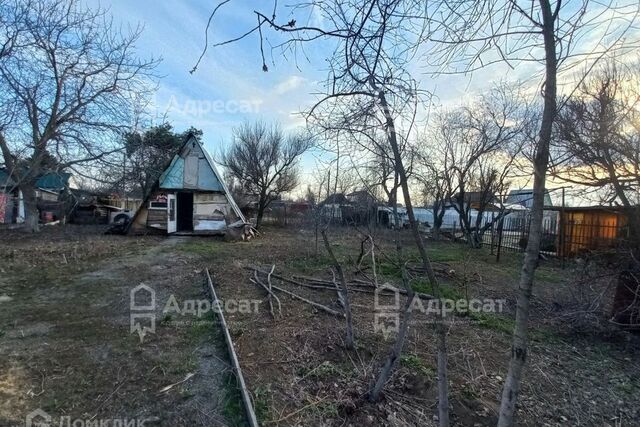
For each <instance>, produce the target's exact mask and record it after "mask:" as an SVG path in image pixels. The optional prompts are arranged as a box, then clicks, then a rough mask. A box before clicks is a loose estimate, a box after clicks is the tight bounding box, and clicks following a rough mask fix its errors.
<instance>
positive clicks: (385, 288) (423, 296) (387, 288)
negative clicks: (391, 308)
mask: <svg viewBox="0 0 640 427" xmlns="http://www.w3.org/2000/svg"><path fill="white" fill-rule="evenodd" d="M245 268H246V269H247V270H251V271H258V272H260V273H262V274H268V272H267V271H264V270H262V269H260V268H258V267H253V266H246V267H245ZM272 277H275V278H276V279H278V280H282V281H283V282H287V283H291V284H293V285H296V286H301V287H304V288H311V289H330V290H334V289H335V288H334V287H333V286H326V285H311V284H308V283H301V282H298V281H296V280H293V279H289V278H287V277H284V276H280V275H277V274H272ZM354 280H357V279H354ZM362 282H364V281H363V280H357V282H356V283H361V284H364V283H370V282H364V283H362ZM355 286H360V285H355ZM370 286H372V287H373V285H372V284H371V285H370ZM380 287H381V288H383V289H382V290H381V291H378V292H385V291H389V292H399V293H401V294H402V295H406V294H407V291H406V290H404V289H401V288H396V287H395V286H391V285H389V284H388V283H387V284H385V285H381V286H380ZM349 291H351V292H362V293H368V294H370V293H375V292H376V291H375V289H373V290H371V291H369V290H366V289H353V288H350V289H349ZM415 295H416V296H418V297H419V298H420V299H426V300H430V299H435V297H434V296H433V295H429V294H425V293H422V292H415Z"/></svg>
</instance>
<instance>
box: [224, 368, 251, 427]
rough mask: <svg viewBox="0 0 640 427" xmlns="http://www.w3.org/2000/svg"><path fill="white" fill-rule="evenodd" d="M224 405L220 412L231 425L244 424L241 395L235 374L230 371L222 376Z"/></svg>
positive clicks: (244, 416) (244, 417)
mask: <svg viewBox="0 0 640 427" xmlns="http://www.w3.org/2000/svg"><path fill="white" fill-rule="evenodd" d="M223 385H224V394H225V398H224V405H223V408H222V414H223V415H224V417H225V419H226V420H227V422H228V423H229V425H232V426H244V425H246V415H245V413H244V405H243V403H242V395H241V394H240V389H239V388H238V382H237V379H236V376H235V375H234V374H233V373H232V372H228V373H227V374H225V377H224V382H223Z"/></svg>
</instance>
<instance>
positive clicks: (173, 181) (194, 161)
mask: <svg viewBox="0 0 640 427" xmlns="http://www.w3.org/2000/svg"><path fill="white" fill-rule="evenodd" d="M245 223H246V220H245V217H244V215H243V214H242V212H241V211H240V208H239V207H238V205H237V204H236V202H235V200H234V199H233V196H232V195H231V193H230V192H229V190H228V189H227V186H226V185H225V183H224V181H223V180H222V179H221V176H220V174H219V173H218V171H217V170H216V168H215V165H214V164H213V160H212V159H211V157H210V156H209V153H207V151H206V150H205V149H204V147H203V146H202V143H201V142H200V141H198V139H197V138H196V137H195V136H194V135H193V134H189V135H188V136H187V137H186V138H185V142H184V144H183V146H182V148H180V151H179V152H178V153H177V154H176V155H175V156H174V157H173V159H172V160H171V163H170V164H169V165H168V166H167V167H166V168H165V170H164V171H163V172H162V174H161V175H160V178H158V180H157V181H156V182H155V183H154V186H153V188H152V190H151V192H150V193H149V194H148V195H147V196H146V198H145V199H144V201H143V203H142V204H141V205H140V207H139V208H138V210H137V211H136V213H135V215H134V216H133V219H132V221H131V223H130V225H129V228H128V232H129V233H133V234H136V233H147V232H149V231H156V232H159V233H162V234H172V233H182V234H226V233H227V232H228V231H229V229H230V228H231V226H235V225H237V224H239V225H243V224H245Z"/></svg>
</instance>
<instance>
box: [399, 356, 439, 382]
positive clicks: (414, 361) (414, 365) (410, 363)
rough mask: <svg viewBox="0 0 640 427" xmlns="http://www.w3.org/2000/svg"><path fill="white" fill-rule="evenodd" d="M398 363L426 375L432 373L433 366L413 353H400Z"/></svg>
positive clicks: (428, 375)
mask: <svg viewBox="0 0 640 427" xmlns="http://www.w3.org/2000/svg"><path fill="white" fill-rule="evenodd" d="M400 365H402V366H404V367H406V368H409V369H411V370H412V371H414V372H419V373H421V374H423V375H424V376H427V377H432V376H433V375H434V370H433V368H432V367H431V366H430V365H428V364H427V363H425V361H424V360H422V358H421V357H420V356H418V355H417V354H415V353H407V354H402V355H400Z"/></svg>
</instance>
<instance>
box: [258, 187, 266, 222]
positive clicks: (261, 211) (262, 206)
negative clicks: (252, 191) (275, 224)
mask: <svg viewBox="0 0 640 427" xmlns="http://www.w3.org/2000/svg"><path fill="white" fill-rule="evenodd" d="M266 198H267V196H266V194H262V193H261V194H260V199H259V200H258V215H257V217H256V228H260V226H261V225H262V217H263V216H264V211H265V209H266V208H267V201H266Z"/></svg>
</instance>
